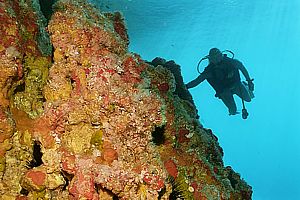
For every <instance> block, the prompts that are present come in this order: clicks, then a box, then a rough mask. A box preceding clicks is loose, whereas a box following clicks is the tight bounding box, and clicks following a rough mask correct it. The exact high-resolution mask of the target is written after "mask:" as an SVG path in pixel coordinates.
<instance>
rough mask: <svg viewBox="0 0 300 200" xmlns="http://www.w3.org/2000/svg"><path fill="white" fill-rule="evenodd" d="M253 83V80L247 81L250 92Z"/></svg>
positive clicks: (252, 88)
mask: <svg viewBox="0 0 300 200" xmlns="http://www.w3.org/2000/svg"><path fill="white" fill-rule="evenodd" d="M253 81H254V79H250V80H247V82H248V87H249V90H250V91H254V83H253Z"/></svg>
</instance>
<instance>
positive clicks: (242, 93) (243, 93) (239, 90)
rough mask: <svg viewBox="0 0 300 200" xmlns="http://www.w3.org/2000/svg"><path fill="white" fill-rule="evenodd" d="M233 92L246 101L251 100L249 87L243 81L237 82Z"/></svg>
mask: <svg viewBox="0 0 300 200" xmlns="http://www.w3.org/2000/svg"><path fill="white" fill-rule="evenodd" d="M233 93H234V94H236V95H238V96H239V97H240V98H241V99H243V100H244V101H247V102H250V101H251V97H250V94H249V91H248V88H246V86H245V85H244V84H243V83H242V82H239V83H237V84H236V86H235V87H234V89H233Z"/></svg>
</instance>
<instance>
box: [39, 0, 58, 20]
mask: <svg viewBox="0 0 300 200" xmlns="http://www.w3.org/2000/svg"><path fill="white" fill-rule="evenodd" d="M39 3H40V7H41V11H42V13H43V15H44V16H45V18H46V19H47V21H49V20H50V18H51V16H52V14H53V8H52V6H53V4H54V3H55V0H39Z"/></svg>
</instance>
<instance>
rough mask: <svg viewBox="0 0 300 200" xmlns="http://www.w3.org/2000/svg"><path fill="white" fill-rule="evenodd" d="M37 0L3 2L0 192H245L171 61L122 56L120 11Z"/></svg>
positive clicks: (199, 197)
mask: <svg viewBox="0 0 300 200" xmlns="http://www.w3.org/2000/svg"><path fill="white" fill-rule="evenodd" d="M39 2H43V1H38V0H22V1H17V0H13V1H4V0H1V1H0V4H1V6H0V21H1V24H0V33H1V35H2V39H1V41H0V56H1V58H0V88H1V90H0V196H1V198H0V199H18V200H21V199H93V200H96V199H107V200H109V199H111V200H112V199H141V200H143V199H161V200H163V199H165V200H167V199H195V200H205V199H209V200H211V199H220V200H221V199H224V200H225V199H231V200H236V199H241V200H242V199H243V200H246V199H251V195H252V190H251V187H250V186H248V185H247V184H246V182H245V181H243V180H241V178H240V176H239V175H238V174H237V173H235V172H234V171H233V170H232V169H231V168H230V167H224V165H223V162H222V156H223V151H222V149H221V148H220V147H219V144H218V140H217V138H216V137H215V136H214V135H213V133H212V132H211V130H209V129H205V128H203V126H202V125H201V124H200V122H199V120H198V118H199V116H198V115H197V110H196V108H195V105H194V103H193V100H192V97H191V96H190V94H189V93H188V91H187V90H186V89H185V87H184V84H183V82H182V77H181V75H180V67H179V66H178V65H176V64H175V62H173V61H168V62H167V61H165V60H163V59H159V58H157V59H154V60H153V61H152V62H146V61H144V60H142V59H141V57H140V56H139V55H138V54H134V53H129V51H128V44H129V38H128V35H127V30H126V26H125V24H124V21H123V18H122V15H121V14H120V13H118V12H116V13H101V12H99V11H98V10H97V9H96V8H95V7H93V6H92V5H90V4H89V3H87V2H86V1H84V0H58V1H56V3H55V4H54V5H53V13H52V16H51V18H50V17H49V13H47V16H46V17H47V20H48V19H49V21H47V20H46V19H45V17H44V16H43V13H42V12H41V11H40V8H41V5H39ZM47 6H49V5H47ZM46 25H47V27H46ZM50 41H51V43H50ZM52 46H53V47H52Z"/></svg>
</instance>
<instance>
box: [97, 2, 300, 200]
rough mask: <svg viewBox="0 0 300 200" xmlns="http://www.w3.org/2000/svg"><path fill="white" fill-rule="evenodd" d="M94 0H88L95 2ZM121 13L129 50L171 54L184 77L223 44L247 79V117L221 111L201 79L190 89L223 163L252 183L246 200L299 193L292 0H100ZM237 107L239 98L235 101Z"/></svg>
mask: <svg viewBox="0 0 300 200" xmlns="http://www.w3.org/2000/svg"><path fill="white" fill-rule="evenodd" d="M96 1H97V0H95V1H94V2H96ZM98 5H100V7H102V8H103V9H110V10H120V11H122V12H123V14H124V15H125V18H126V23H127V26H128V32H129V36H130V42H131V44H130V50H131V51H133V52H137V53H139V54H140V55H141V56H142V57H143V58H144V59H147V60H152V59H153V58H154V57H156V56H161V57H164V58H167V59H173V60H175V61H176V62H177V63H178V64H180V65H181V66H182V74H183V77H184V81H185V82H188V81H190V80H192V79H194V78H196V76H197V71H196V65H197V63H198V61H199V59H200V58H201V57H203V56H205V55H206V54H207V52H208V50H209V49H210V48H211V47H218V48H220V49H230V50H232V51H234V52H235V56H236V58H237V59H239V60H241V61H242V62H243V63H244V65H245V66H246V67H247V69H248V71H249V73H250V76H251V77H253V78H254V79H255V80H254V83H255V96H256V97H255V99H254V100H253V102H251V103H247V104H246V107H247V109H248V111H249V113H250V115H249V118H248V119H247V120H243V119H242V118H241V116H240V115H238V116H228V111H227V109H226V108H225V106H224V105H223V104H222V102H221V101H220V100H218V99H216V98H214V91H213V90H212V89H211V87H210V86H209V85H208V83H207V82H203V83H202V84H201V85H199V86H198V87H196V88H193V89H191V90H190V91H191V93H192V95H193V97H194V100H195V102H196V105H197V108H198V110H199V115H200V120H201V122H202V123H203V124H204V126H205V127H208V128H211V129H212V130H213V131H214V133H215V134H216V135H217V136H218V138H219V141H220V144H221V146H222V147H223V149H224V152H225V156H224V160H225V164H226V165H231V166H232V167H233V168H234V169H235V170H236V171H237V172H239V173H241V175H242V177H243V178H244V179H245V180H246V181H247V182H248V183H249V184H250V185H251V186H252V187H253V191H254V193H253V200H299V199H300V170H299V169H300V81H299V75H300V62H299V59H300V14H299V13H300V1H299V0H288V1H284V0H252V1H245V0H202V1H200V0H198V1H197V0H181V1H180V0H172V1H166V0H165V1H163V0H160V1H158V0H157V1H154V0H131V1H129V0H110V1H108V0H107V1H105V0H102V1H101V3H99V4H98ZM236 102H237V104H238V107H239V109H240V110H241V102H240V99H236Z"/></svg>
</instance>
